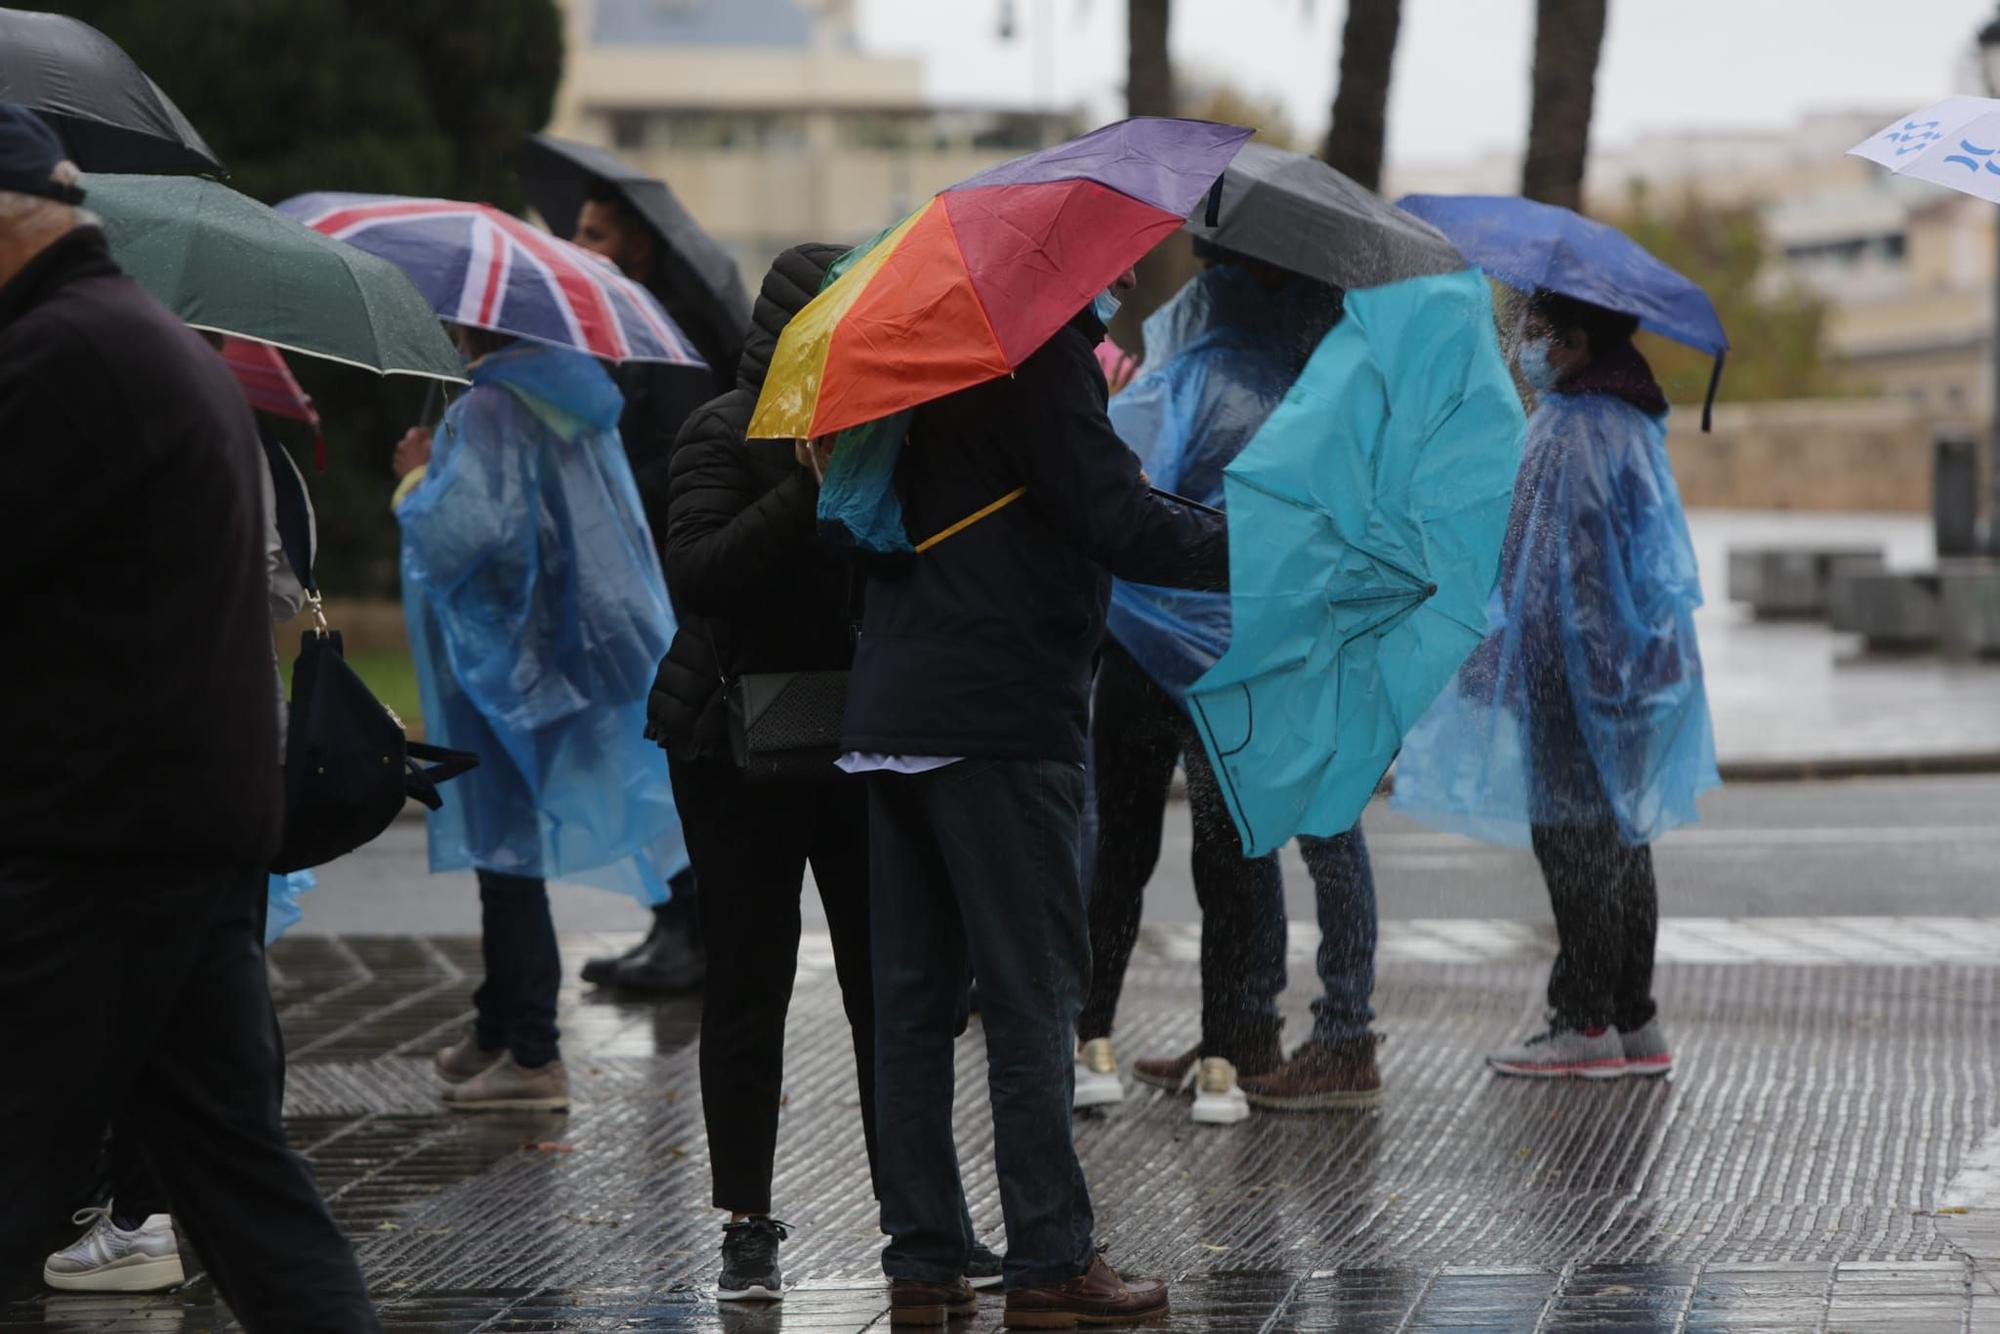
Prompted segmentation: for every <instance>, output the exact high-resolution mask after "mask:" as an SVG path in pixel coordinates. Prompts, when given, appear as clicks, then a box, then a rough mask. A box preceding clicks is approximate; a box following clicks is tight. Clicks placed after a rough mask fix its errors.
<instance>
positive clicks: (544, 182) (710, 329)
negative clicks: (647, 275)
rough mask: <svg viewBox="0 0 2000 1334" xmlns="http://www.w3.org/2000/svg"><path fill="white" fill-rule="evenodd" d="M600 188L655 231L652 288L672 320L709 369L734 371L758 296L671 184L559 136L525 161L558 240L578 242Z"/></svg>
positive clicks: (532, 148) (530, 150)
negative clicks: (581, 221) (594, 189)
mask: <svg viewBox="0 0 2000 1334" xmlns="http://www.w3.org/2000/svg"><path fill="white" fill-rule="evenodd" d="M596 181H603V182H604V183H605V184H607V185H609V186H611V187H612V188H613V189H615V190H616V191H617V192H618V193H619V195H620V196H622V197H623V198H624V200H625V202H626V203H627V204H629V205H630V206H631V207H632V211H633V212H634V213H637V214H638V215H639V216H640V217H642V218H644V219H645V220H646V224H647V226H649V227H651V228H652V229H653V234H654V237H655V239H656V241H657V242H658V244H657V245H656V246H655V247H654V254H655V255H656V257H657V258H656V263H657V264H658V266H659V268H658V272H657V273H656V274H655V275H654V280H653V282H652V283H651V284H650V285H651V287H652V289H653V294H654V295H655V296H657V297H659V298H660V303H661V304H662V305H664V306H665V307H666V308H667V313H668V314H670V315H672V316H673V317H674V319H675V320H676V321H678V322H679V324H680V326H681V328H682V329H684V330H686V331H687V335H688V337H689V338H691V339H693V340H694V345H695V349H696V350H697V351H699V352H700V353H701V355H702V358H703V359H704V360H705V361H707V362H708V364H709V365H711V366H720V367H734V366H735V365H736V363H737V361H738V360H740V359H741V358H742V355H743V333H744V330H745V329H746V328H748V327H749V324H750V294H749V293H748V292H747V291H745V290H744V288H743V277H742V275H741V274H740V273H738V272H737V269H736V261H735V260H733V259H731V258H730V257H729V252H728V251H726V250H724V249H723V248H722V246H721V245H720V244H719V243H718V242H717V241H716V240H715V238H714V237H712V236H710V235H709V234H708V233H707V232H705V231H703V230H702V226H701V224H700V223H698V222H696V221H695V220H694V215H693V214H691V213H689V212H688V211H687V209H686V208H684V207H682V205H681V201H680V200H678V199H676V198H675V197H674V192H673V191H672V190H670V189H668V188H667V183H666V182H665V181H663V180H660V179H658V178H657V177H653V176H648V175H647V174H646V173H644V172H642V171H640V170H639V169H638V168H637V167H634V166H632V165H631V164H630V163H628V162H626V161H625V160H624V159H623V158H621V157H619V156H618V155H617V154H616V153H613V152H610V151H609V150H607V149H603V148H598V147H596V146H594V145H592V144H580V143H577V142H575V141H574V140H570V139H558V138H557V137H556V136H554V135H552V134H536V135H531V136H529V138H528V142H527V146H526V148H524V149H523V150H522V154H521V183H522V184H523V185H525V186H526V187H527V190H528V202H529V203H531V204H533V205H534V206H535V211H536V212H537V213H539V214H541V215H542V217H543V219H544V220H546V221H547V222H548V224H549V227H550V228H551V229H552V230H553V231H554V232H555V234H556V235H558V236H562V237H570V236H574V235H575V234H576V221H577V215H578V214H579V213H581V212H582V211H583V202H584V200H585V198H586V197H587V196H588V195H589V193H590V189H591V186H592V184H593V183H594V182H596Z"/></svg>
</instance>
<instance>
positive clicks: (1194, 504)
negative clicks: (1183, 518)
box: [1146, 486, 1225, 519]
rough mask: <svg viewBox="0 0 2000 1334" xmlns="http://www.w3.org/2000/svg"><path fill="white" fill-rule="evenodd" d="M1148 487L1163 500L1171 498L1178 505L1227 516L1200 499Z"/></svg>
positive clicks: (1218, 515) (1217, 515) (1200, 511)
mask: <svg viewBox="0 0 2000 1334" xmlns="http://www.w3.org/2000/svg"><path fill="white" fill-rule="evenodd" d="M1146 489H1147V490H1148V491H1151V492H1152V493H1153V494H1154V495H1156V496H1158V497H1159V498H1160V499H1161V500H1171V501H1173V502H1174V504H1176V505H1185V506H1187V507H1188V508H1189V509H1191V510H1194V511H1196V512H1197V513H1201V514H1213V515H1214V516H1215V517H1216V518H1218V519H1220V518H1223V517H1225V516H1224V515H1223V512H1222V511H1221V510H1219V509H1217V508H1216V507H1215V506H1213V505H1204V504H1202V503H1201V502H1200V501H1199V500H1189V499H1188V498H1187V497H1186V496H1179V495H1175V494H1174V493H1173V492H1171V491H1163V490H1161V489H1160V488H1159V487H1157V486H1149V487H1147V488H1146Z"/></svg>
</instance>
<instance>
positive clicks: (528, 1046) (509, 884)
mask: <svg viewBox="0 0 2000 1334" xmlns="http://www.w3.org/2000/svg"><path fill="white" fill-rule="evenodd" d="M479 950H480V954H481V955H482V956H483V957H484V960H485V963H486V978H485V980H484V981H482V982H481V983H480V984H479V989H478V990H477V991H475V992H473V993H472V1005H473V1008H474V1010H476V1011H477V1012H478V1020H477V1022H476V1023H475V1025H474V1028H473V1032H474V1035H475V1036H476V1037H477V1039H478V1041H479V1045H480V1046H482V1047H484V1048H486V1049H487V1050H488V1051H493V1050H495V1049H497V1048H501V1047H504V1048H506V1049H507V1050H508V1051H510V1052H512V1053H513V1054H514V1059H515V1060H516V1061H518V1062H519V1063H520V1064H522V1065H525V1066H527V1067H528V1068H529V1069H534V1068H535V1067H537V1066H543V1065H547V1064H548V1063H549V1062H550V1061H553V1060H554V1059H556V1056H557V1055H558V1054H559V1053H558V1052H557V1050H556V1039H557V1037H558V1033H557V1030H556V993H557V992H558V991H560V990H562V954H561V953H560V951H559V950H558V949H557V947H556V924H555V919H554V918H552V917H551V916H549V888H548V885H547V883H546V882H544V881H542V880H540V879H536V878H533V877H529V876H523V875H503V874H502V873H500V872H499V871H487V870H481V871H480V872H479Z"/></svg>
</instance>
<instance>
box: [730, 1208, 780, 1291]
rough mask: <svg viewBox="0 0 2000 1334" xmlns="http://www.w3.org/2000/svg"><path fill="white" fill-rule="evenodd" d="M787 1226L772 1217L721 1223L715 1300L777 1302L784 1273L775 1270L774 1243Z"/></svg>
mask: <svg viewBox="0 0 2000 1334" xmlns="http://www.w3.org/2000/svg"><path fill="white" fill-rule="evenodd" d="M790 1235H791V1229H790V1228H789V1227H787V1226H786V1225H785V1224H783V1223H780V1222H779V1221H778V1220H777V1219H775V1218H746V1219H744V1220H743V1221H742V1222H740V1223H724V1224H723V1225H722V1275H721V1277H719V1278H717V1279H716V1280H715V1299H716V1300H717V1301H719V1302H781V1301H783V1300H785V1276H784V1275H783V1274H781V1273H779V1272H778V1243H779V1242H781V1241H783V1240H784V1239H785V1238H786V1237H788V1236H790Z"/></svg>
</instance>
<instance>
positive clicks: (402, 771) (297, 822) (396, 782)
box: [264, 440, 479, 874]
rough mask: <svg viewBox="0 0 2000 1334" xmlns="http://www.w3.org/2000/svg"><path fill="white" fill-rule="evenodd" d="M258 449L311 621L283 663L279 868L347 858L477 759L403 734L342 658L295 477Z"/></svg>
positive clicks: (428, 802)
mask: <svg viewBox="0 0 2000 1334" xmlns="http://www.w3.org/2000/svg"><path fill="white" fill-rule="evenodd" d="M264 450H265V453H266V455H267V462H268V463H269V464H270V468H271V485H272V486H273V487H275V488H276V492H277V512H278V537H279V541H280V542H281V543H282V544H283V545H284V548H285V559H286V560H287V561H289V562H290V563H291V566H292V571H293V573H294V574H296V575H297V576H298V579H299V582H300V583H301V584H303V585H304V586H305V590H306V603H307V605H308V606H310V607H311V608H312V614H313V621H314V625H313V627H312V628H311V629H309V630H307V631H306V632H305V634H304V636H303V637H302V640H301V642H300V645H299V657H298V661H297V662H296V663H294V664H293V665H292V702H291V709H290V712H289V715H288V716H289V723H288V725H287V731H286V743H285V841H284V844H283V846H282V847H281V848H280V849H279V851H278V856H277V858H276V859H275V860H274V861H273V862H272V863H271V869H272V870H273V871H276V872H278V873H280V874H283V873H285V872H288V871H299V870H304V869H305V868H306V867H309V866H321V865H324V864H325V863H327V862H330V861H332V860H334V859H335V858H336V857H344V856H346V855H347V854H348V853H350V852H352V851H354V850H355V849H356V848H358V847H360V846H361V845H362V844H364V843H367V842H369V841H370V840H371V839H373V838H375V837H376V836H377V835H379V834H380V833H381V832H382V831H383V830H384V829H387V828H388V827H389V824H390V822H391V821H392V820H394V819H395V818H396V813H397V812H398V811H400V810H402V809H403V803H404V802H405V801H406V800H414V801H419V802H422V803H423V804H424V805H425V806H427V807H429V808H430V809H431V810H437V809H438V808H439V807H441V806H443V805H444V799H443V798H442V797H440V796H439V795H438V790H437V787H438V784H440V783H443V782H447V781H449V780H451V779H453V778H456V777H458V776H459V775H460V774H462V773H464V772H466V771H467V770H468V769H471V768H473V767H475V766H476V765H477V764H478V763H479V757H478V756H477V755H474V754H472V753H471V752H469V751H463V750H447V749H445V748H444V747H442V746H427V745H425V744H423V743H422V742H420V741H411V740H410V739H409V737H408V735H407V734H406V733H405V732H404V731H403V722H402V720H401V719H400V718H398V717H396V715H395V714H394V713H393V712H391V711H390V710H389V709H388V708H387V707H386V706H385V705H383V704H382V702H381V701H380V700H378V699H376V698H375V696H374V694H373V693H371V692H370V691H369V689H368V687H367V686H366V685H365V684H364V683H363V682H362V680H361V678H360V677H359V676H357V675H355V673H354V669H353V668H352V667H350V666H348V665H347V660H346V658H344V657H343V656H342V654H341V643H340V632H339V631H337V630H331V629H329V628H328V627H327V623H326V614H325V612H324V611H322V610H321V607H320V597H319V587H318V585H317V584H315V583H314V581H313V573H312V566H313V551H312V539H311V525H310V523H309V522H308V520H307V517H306V515H307V510H306V499H305V487H304V483H303V482H302V481H301V480H300V478H299V475H298V472H297V470H296V469H294V468H293V467H292V463H291V460H290V459H289V458H287V457H286V456H285V454H284V452H283V451H282V450H281V449H279V448H278V446H277V445H275V444H273V443H272V442H270V441H268V440H267V441H265V442H264ZM426 762H428V767H426Z"/></svg>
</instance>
